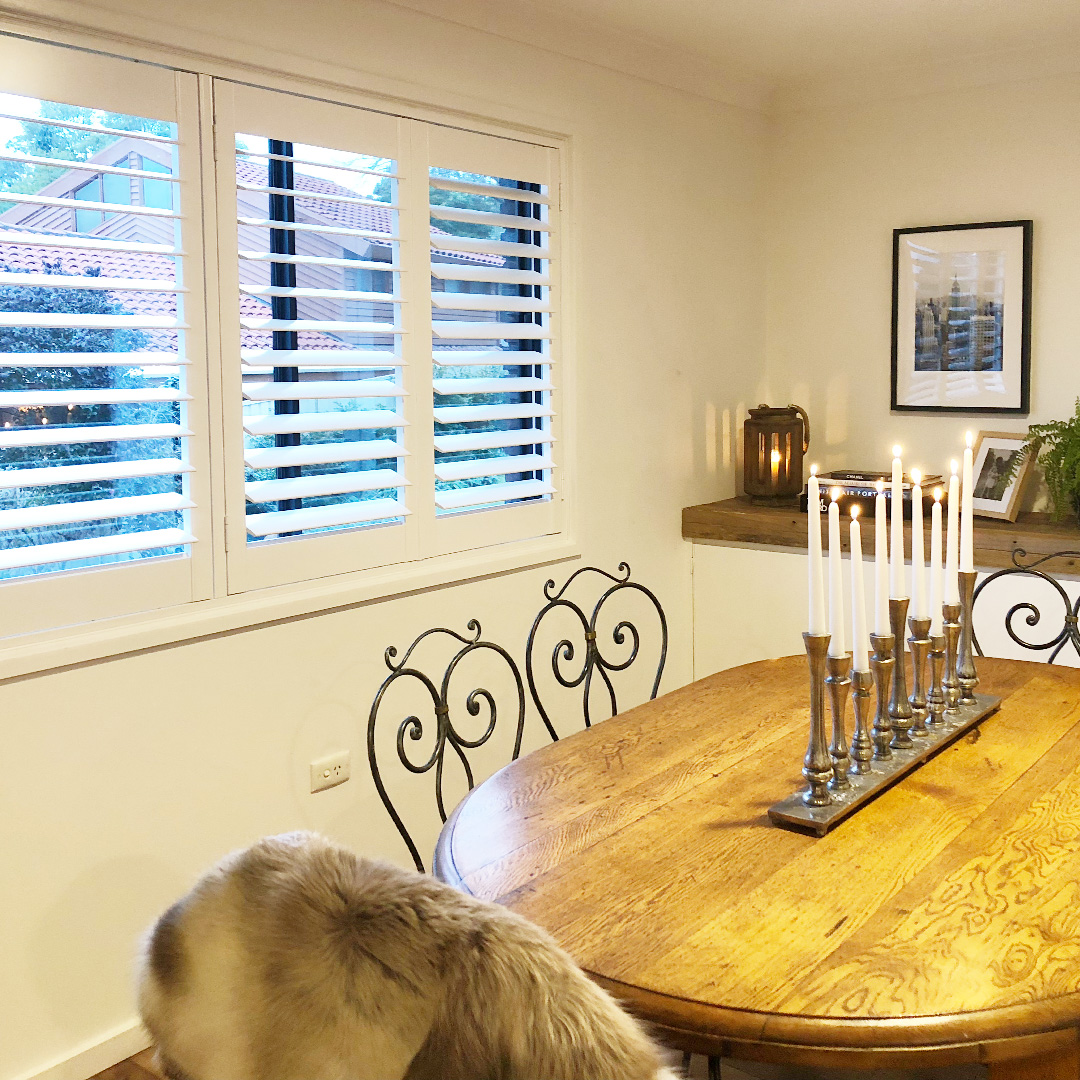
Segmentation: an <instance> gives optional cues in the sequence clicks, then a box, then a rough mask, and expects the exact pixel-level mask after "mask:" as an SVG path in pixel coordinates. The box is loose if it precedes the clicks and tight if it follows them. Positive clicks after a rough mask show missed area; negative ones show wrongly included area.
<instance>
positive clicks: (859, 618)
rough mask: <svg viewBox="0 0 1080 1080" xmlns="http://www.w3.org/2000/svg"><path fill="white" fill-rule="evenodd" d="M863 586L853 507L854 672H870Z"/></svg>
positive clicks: (858, 531) (856, 512) (859, 534)
mask: <svg viewBox="0 0 1080 1080" xmlns="http://www.w3.org/2000/svg"><path fill="white" fill-rule="evenodd" d="M864 586H865V583H864V581H863V561H862V531H861V529H860V527H859V508H858V507H857V506H853V507H852V508H851V652H852V658H853V665H854V670H855V671H869V670H870V651H869V646H868V639H867V636H866V601H865V596H864Z"/></svg>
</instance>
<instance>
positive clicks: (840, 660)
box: [825, 653, 851, 792]
mask: <svg viewBox="0 0 1080 1080" xmlns="http://www.w3.org/2000/svg"><path fill="white" fill-rule="evenodd" d="M825 666H826V667H827V668H828V670H829V674H828V675H827V676H826V677H825V688H826V689H827V690H828V691H829V708H830V710H831V711H832V743H831V744H830V746H829V757H830V758H832V768H833V776H832V779H831V780H830V781H829V790H830V791H834V792H835V791H846V790H847V789H848V788H849V787H851V781H850V780H849V779H848V769H849V768H850V766H851V755H850V754H849V753H848V748H847V732H846V731H845V730H844V717H845V714H846V713H847V700H848V694H849V693H850V692H851V653H844V655H843V656H829V657H826V659H825Z"/></svg>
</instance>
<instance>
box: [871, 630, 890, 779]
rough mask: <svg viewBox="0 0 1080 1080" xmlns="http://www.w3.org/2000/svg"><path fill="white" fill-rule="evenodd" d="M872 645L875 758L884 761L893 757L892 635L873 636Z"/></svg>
mask: <svg viewBox="0 0 1080 1080" xmlns="http://www.w3.org/2000/svg"><path fill="white" fill-rule="evenodd" d="M870 644H871V645H872V646H873V647H874V655H873V656H872V657H871V658H870V668H871V670H872V671H873V672H874V685H875V687H876V689H877V710H876V711H875V712H874V734H873V742H874V758H875V760H877V761H883V760H884V759H885V758H890V757H892V750H891V749H890V747H889V740H890V739H891V738H892V720H891V718H890V717H889V690H890V689H891V688H892V677H893V667H894V666H895V664H896V661H895V660H894V659H893V656H892V652H893V645H894V644H895V638H894V637H893V635H892V634H871V635H870Z"/></svg>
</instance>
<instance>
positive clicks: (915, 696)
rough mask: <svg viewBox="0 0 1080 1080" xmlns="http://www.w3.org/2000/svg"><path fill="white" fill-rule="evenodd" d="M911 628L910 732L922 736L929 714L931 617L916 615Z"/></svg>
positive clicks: (912, 617)
mask: <svg viewBox="0 0 1080 1080" xmlns="http://www.w3.org/2000/svg"><path fill="white" fill-rule="evenodd" d="M908 626H909V627H910V629H911V637H909V638H908V646H909V647H910V648H911V697H909V698H908V701H909V702H910V703H911V727H910V728H909V729H908V730H909V733H910V734H912V735H914V736H916V737H918V738H922V736H924V735H925V734H926V717H927V716H928V715H929V712H928V709H927V707H926V654H927V653H928V652H929V651H930V618H929V616H927V617H925V618H923V617H921V616H920V617H919V618H916V617H915V616H914V615H912V616H911V618H910V619H908Z"/></svg>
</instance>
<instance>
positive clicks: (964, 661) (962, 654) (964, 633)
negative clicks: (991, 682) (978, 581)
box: [956, 570, 979, 705]
mask: <svg viewBox="0 0 1080 1080" xmlns="http://www.w3.org/2000/svg"><path fill="white" fill-rule="evenodd" d="M957 578H958V580H959V583H960V609H961V610H960V651H959V654H958V656H957V661H956V679H957V682H959V683H960V704H961V705H974V704H975V687H976V686H978V684H979V675H978V672H977V671H976V670H975V640H974V631H973V629H972V623H971V609H972V606H973V604H974V599H975V571H974V570H961V571H960V573H959V574H957Z"/></svg>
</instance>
